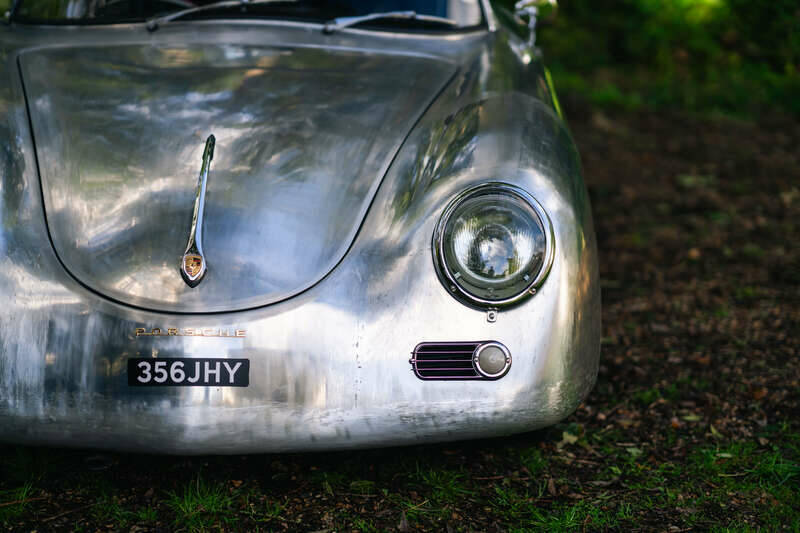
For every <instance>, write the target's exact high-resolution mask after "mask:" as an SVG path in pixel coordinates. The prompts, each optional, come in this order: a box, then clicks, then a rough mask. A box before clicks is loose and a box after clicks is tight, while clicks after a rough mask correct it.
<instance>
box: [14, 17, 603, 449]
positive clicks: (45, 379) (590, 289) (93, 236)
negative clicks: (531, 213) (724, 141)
mask: <svg viewBox="0 0 800 533" xmlns="http://www.w3.org/2000/svg"><path fill="white" fill-rule="evenodd" d="M510 39H512V37H510V36H509V34H508V33H507V32H506V31H505V30H503V29H502V28H498V30H497V31H496V32H494V33H490V32H486V33H481V32H477V33H469V34H458V35H448V36H442V37H430V36H415V35H401V34H387V33H378V32H368V31H362V30H356V29H346V30H342V31H341V32H337V33H336V34H334V35H332V36H324V35H322V33H321V32H320V31H319V26H318V25H316V26H315V25H298V24H294V25H275V24H270V23H263V22H262V23H247V22H229V23H224V24H223V23H215V22H207V23H186V22H175V23H174V24H171V25H170V26H169V27H168V28H164V29H163V30H162V31H159V32H156V33H154V34H148V33H147V31H146V29H145V28H144V25H133V26H125V25H120V26H116V27H113V28H85V29H80V30H77V29H75V28H55V29H54V28H28V27H21V26H12V27H10V28H2V29H0V70H2V72H1V73H0V215H1V216H0V298H2V300H3V302H4V305H3V308H2V310H0V439H2V440H4V441H12V442H27V443H48V444H53V445H71V446H81V447H90V446H91V447H100V448H114V449H128V450H135V451H146V452H159V453H236V452H257V451H282V450H310V449H324V448H348V447H359V446H370V445H391V444H404V443H415V442H422V441H437V440H451V439H458V438H468V437H478V436H487V435H498V434H505V433H513V432H518V431H524V430H529V429H533V428H536V427H540V426H544V425H548V424H551V423H554V422H556V421H557V420H560V419H562V418H563V417H565V416H567V415H568V414H569V413H570V412H572V411H573V410H574V409H575V408H576V406H577V405H578V403H579V402H580V401H581V399H582V398H583V397H584V396H585V395H586V394H587V393H588V391H589V390H590V389H591V387H592V385H593V383H594V380H595V376H596V373H597V364H598V355H599V339H600V307H599V306H600V298H599V283H598V276H597V257H596V248H595V242H594V230H593V228H592V221H591V214H590V209H589V204H588V199H587V197H586V193H585V188H584V185H583V181H582V179H581V176H580V168H579V161H578V156H577V154H576V152H575V149H574V146H573V144H572V141H571V139H570V137H569V134H568V132H567V130H566V129H565V127H564V125H563V123H562V122H561V120H560V119H559V118H558V116H557V115H556V114H555V113H554V112H553V110H552V107H551V105H550V102H551V101H552V100H551V95H550V94H549V93H548V89H547V84H546V83H545V82H544V81H543V76H542V69H541V65H540V64H539V63H538V62H537V61H536V60H533V61H531V60H530V56H526V55H525V54H526V52H525V49H524V43H520V42H519V41H516V40H513V41H512V40H510ZM108 43H114V45H113V46H109V44H108ZM195 45H196V46H195ZM526 57H527V59H528V61H527V62H526V61H525V58H526ZM18 60H19V61H20V62H21V64H22V67H23V68H22V70H23V72H24V74H25V76H26V77H25V87H26V88H27V89H28V97H29V104H30V107H31V111H32V115H33V116H32V119H31V122H32V123H33V128H34V132H33V133H35V138H36V143H37V145H36V151H35V150H34V144H33V138H34V137H33V133H32V131H31V129H30V127H29V124H30V122H29V117H28V115H27V111H26V106H25V99H24V96H23V90H22V82H21V79H20V74H19V70H18V69H17V62H18ZM220 62H221V63H220ZM219 64H222V65H224V68H223V67H220V66H218V65H219ZM38 67H47V68H49V69H50V71H48V72H40V71H39V70H37V68H38ZM277 67H279V68H277ZM184 68H185V69H188V70H186V71H185V72H179V71H180V69H184ZM70 73H71V75H70ZM200 73H203V74H204V76H203V78H204V79H205V80H206V81H207V84H200V83H198V81H197V77H196V76H195V74H198V75H199V74H200ZM268 73H269V74H268ZM454 73H455V74H454ZM179 74H181V75H179ZM183 74H185V76H183ZM190 74H191V75H190ZM144 80H147V81H146V82H145V81H144ZM312 80H313V83H312ZM448 80H449V82H448ZM250 83H257V84H258V87H257V89H255V88H252V87H251V86H250V85H248V84H250ZM228 84H232V85H228ZM445 84H446V86H445V88H444V90H443V92H442V93H441V94H440V95H439V97H438V98H436V99H435V101H433V104H432V105H431V106H430V108H428V109H427V110H426V109H425V106H426V105H427V104H428V103H429V102H430V101H432V100H433V99H434V96H435V94H436V92H437V91H438V90H439V89H440V88H442V86H444V85H445ZM114 86H116V87H114ZM325 87H327V89H325ZM390 88H392V89H393V90H389V89H390ZM292 91H295V92H292ZM115 95H116V96H115ZM276 97H277V98H278V100H277V103H276V101H274V100H273V99H274V98H276ZM148 98H152V99H154V100H152V101H155V102H159V103H162V104H164V105H163V106H156V105H152V106H151V105H150V104H148V102H151V100H148ZM198 101H199V102H204V105H198V103H197V102H198ZM167 104H169V105H167ZM208 109H210V110H211V111H208ZM204 110H205V111H204ZM295 113H299V114H295ZM420 115H421V119H420V120H419V121H418V122H416V121H417V117H419V116H420ZM211 123H213V124H214V125H215V127H214V128H213V130H212V128H210V127H209V126H210V125H211ZM415 123H416V125H415ZM409 130H410V134H409V135H408V138H407V139H406V140H405V142H402V141H403V138H404V137H405V136H406V134H407V133H408V132H409ZM195 131H198V132H202V135H207V133H208V132H209V131H214V133H215V135H216V136H217V139H218V146H217V150H218V151H217V158H216V159H215V163H214V165H215V167H214V180H212V181H211V182H210V183H209V198H208V202H209V203H208V206H207V207H208V210H207V211H206V235H205V238H206V242H205V244H206V248H207V254H208V255H209V262H210V263H211V264H213V265H214V267H215V269H216V268H220V269H222V268H223V267H222V265H223V264H226V265H227V266H226V267H225V268H230V272H231V274H230V278H229V279H228V281H227V283H228V285H225V283H226V282H225V281H220V282H218V284H216V285H215V283H217V282H216V281H215V279H216V278H215V277H209V278H208V279H206V280H205V281H204V283H202V284H201V285H199V286H198V287H197V288H196V289H189V288H188V287H186V286H185V284H183V282H182V281H181V280H180V279H176V278H178V277H177V276H176V275H175V271H174V267H175V262H174V261H175V257H176V255H175V254H176V253H177V254H178V255H179V254H180V252H181V250H182V249H183V244H184V243H185V241H184V242H181V241H183V239H185V238H186V235H185V231H186V230H185V221H186V216H188V215H187V210H186V205H187V204H188V205H191V198H192V189H193V183H192V182H191V180H186V178H185V176H187V175H191V174H192V173H193V172H196V161H197V160H198V156H199V152H198V151H197V150H198V148H197V146H198V137H197V136H196V135H195V133H194V132H195ZM202 139H203V137H199V140H200V142H199V146H202ZM377 140H379V141H380V142H378V141H377ZM401 142H402V147H401V148H400V149H399V151H398V146H400V145H401ZM37 154H38V156H39V162H38V163H39V166H40V170H41V180H40V176H39V175H38V173H37V160H36V157H35V155H37ZM223 154H231V155H230V156H227V155H226V156H223ZM390 163H391V165H390ZM184 165H187V166H189V167H191V166H192V165H194V170H189V169H187V168H184ZM498 180H501V181H504V182H508V183H511V184H513V185H516V186H518V187H521V188H523V189H525V190H526V191H528V192H529V193H530V194H531V195H533V196H534V197H535V198H536V199H537V201H538V202H539V203H540V204H541V205H542V207H543V208H544V209H545V210H546V211H547V213H548V214H549V216H550V219H551V221H552V224H553V230H554V234H555V241H556V243H557V246H556V247H555V257H554V259H553V265H552V268H551V271H550V274H549V276H548V278H547V280H546V281H545V282H544V283H543V284H542V286H541V287H540V288H539V289H538V292H537V295H536V297H535V298H531V299H529V300H527V301H526V302H525V303H523V304H521V305H519V306H518V307H515V308H513V309H510V310H503V311H501V312H499V313H497V315H496V321H495V322H493V323H492V322H488V321H487V319H486V312H485V311H479V310H475V309H472V308H469V307H467V306H465V305H462V304H460V303H459V302H457V301H456V300H455V299H453V298H452V297H451V296H450V295H449V294H448V293H447V292H446V291H445V290H444V289H443V287H442V285H441V283H440V282H439V280H438V279H437V276H436V273H435V271H434V266H433V261H432V259H431V250H430V243H431V236H432V233H433V231H434V226H435V224H436V221H437V219H438V217H439V215H440V214H441V212H442V210H443V209H444V208H445V206H446V205H447V203H448V202H449V201H450V200H451V199H452V198H453V197H454V196H455V195H456V194H458V193H459V192H460V191H462V190H463V189H464V188H466V187H469V186H472V185H475V184H478V183H482V182H486V181H498ZM40 185H41V187H43V189H42V188H41V187H40ZM43 197H44V204H43V201H42V199H43ZM187 199H188V202H187ZM265 202H267V203H268V207H269V209H267V208H265V207H264V203H265ZM301 215H302V216H301ZM359 226H360V231H358V232H357V235H356V231H357V230H358V228H359ZM48 228H49V231H50V233H51V234H52V237H53V241H54V243H55V247H56V249H57V250H58V253H59V256H61V259H62V260H63V261H64V264H65V265H66V266H67V267H68V268H69V269H70V271H71V272H72V274H74V277H73V275H71V274H70V273H69V272H68V271H67V270H66V269H65V268H64V266H63V265H62V264H61V262H60V261H59V256H57V255H56V252H55V251H54V249H53V247H52V246H51V243H50V240H49V235H48ZM273 239H275V240H273ZM117 242H124V243H125V247H122V248H120V249H114V245H113V244H112V243H117ZM255 243H258V244H260V245H261V246H262V248H258V247H257V246H255ZM271 243H274V244H271ZM348 246H350V248H349V250H348ZM211 250H218V252H215V253H218V254H219V255H216V256H211ZM345 251H346V252H347V253H345ZM124 252H127V253H128V254H127V255H126V254H125V253H124ZM125 257H129V258H130V257H132V258H133V259H130V262H129V264H125V262H124V261H122V264H120V261H121V259H124V258H125ZM339 260H340V262H339V263H338V264H337V261H339ZM217 265H220V266H219V267H217ZM247 269H250V270H249V271H248V276H247V277H246V276H244V274H243V275H242V276H241V277H238V278H237V276H238V273H239V272H244V271H245V270H247ZM253 272H255V273H256V275H255V276H253ZM120 274H124V276H123V278H122V279H124V280H125V282H124V283H119V284H115V283H113V282H111V281H109V280H114V279H120V278H119V276H120ZM245 278H246V279H249V280H251V281H250V282H249V283H242V280H244V279H245ZM77 280H80V282H79V281H77ZM234 280H236V283H234ZM176 282H177V285H173V284H174V283H176ZM303 288H305V289H306V290H301V289H303ZM192 291H194V292H192ZM248 294H252V295H255V296H248ZM289 296H292V297H289ZM111 298H114V299H116V300H119V301H125V302H128V304H124V303H118V302H116V301H114V300H112V299H111ZM277 299H281V301H277V302H275V303H271V304H270V305H262V304H267V303H269V302H271V301H275V300H277ZM129 304H136V305H139V306H142V307H152V308H156V309H161V311H145V310H142V309H140V308H137V307H133V306H132V305H129ZM250 304H257V305H262V306H261V307H258V308H256V309H251V310H248V311H240V312H225V313H215V314H197V313H187V314H175V313H171V312H165V311H168V310H170V309H180V310H184V311H193V312H194V311H208V310H212V311H214V310H220V309H225V308H228V309H232V308H240V307H241V306H249V305H250ZM136 328H146V331H148V332H149V331H151V330H152V328H161V329H163V330H165V329H167V328H176V329H178V330H179V331H186V328H192V329H193V331H196V330H197V329H200V330H203V329H204V328H209V330H210V331H213V330H226V331H237V330H242V331H246V335H245V336H243V337H233V338H231V337H214V336H208V337H205V336H186V335H184V336H160V335H159V336H136ZM475 339H495V340H497V341H498V342H501V343H503V345H505V346H506V347H507V348H508V350H509V352H510V353H512V354H514V364H513V366H512V367H511V368H510V370H509V372H508V374H507V375H505V376H504V377H503V378H502V379H501V380H499V381H481V380H473V381H447V382H441V381H437V382H432V381H422V380H419V379H417V378H416V377H415V376H414V374H413V372H412V371H411V369H410V368H409V364H408V354H409V351H410V350H412V349H413V347H414V346H415V345H416V344H417V343H419V342H423V341H440V340H452V341H464V340H475ZM131 357H227V358H247V359H249V360H250V362H251V366H250V386H249V387H248V388H237V389H233V388H211V387H209V388H203V387H200V388H195V387H183V388H169V387H164V388H158V389H153V388H146V387H142V388H139V387H137V388H129V387H128V386H127V383H126V374H125V369H126V364H127V360H128V358H131Z"/></svg>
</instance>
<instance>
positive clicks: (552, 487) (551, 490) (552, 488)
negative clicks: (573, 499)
mask: <svg viewBox="0 0 800 533" xmlns="http://www.w3.org/2000/svg"><path fill="white" fill-rule="evenodd" d="M547 492H549V493H550V496H558V490H556V482H555V481H553V478H550V479H548V480H547Z"/></svg>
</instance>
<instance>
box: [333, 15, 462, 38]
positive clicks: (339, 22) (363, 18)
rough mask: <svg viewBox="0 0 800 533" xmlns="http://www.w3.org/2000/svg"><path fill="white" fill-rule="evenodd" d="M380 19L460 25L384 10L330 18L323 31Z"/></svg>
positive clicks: (426, 16)
mask: <svg viewBox="0 0 800 533" xmlns="http://www.w3.org/2000/svg"><path fill="white" fill-rule="evenodd" d="M380 19H398V20H419V21H422V22H430V23H433V24H440V25H445V26H449V27H458V23H457V22H456V21H454V20H452V19H448V18H444V17H435V16H433V15H420V14H419V13H417V12H416V11H384V12H380V13H370V14H368V15H359V16H357V17H339V18H335V19H332V20H329V21H328V22H326V23H325V26H324V27H323V28H322V32H323V33H333V32H335V31H338V30H341V29H344V28H349V27H350V26H356V25H358V24H361V23H362V22H368V21H370V20H380Z"/></svg>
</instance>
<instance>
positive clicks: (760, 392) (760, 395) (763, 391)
mask: <svg viewBox="0 0 800 533" xmlns="http://www.w3.org/2000/svg"><path fill="white" fill-rule="evenodd" d="M768 392H769V391H768V390H767V388H766V387H759V388H757V389H755V390H754V391H753V399H754V400H756V401H758V400H763V399H764V398H765V397H766V396H767V393H768Z"/></svg>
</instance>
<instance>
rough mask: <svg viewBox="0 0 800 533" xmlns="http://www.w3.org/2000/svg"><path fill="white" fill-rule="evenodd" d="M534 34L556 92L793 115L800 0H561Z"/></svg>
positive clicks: (798, 92)
mask: <svg viewBox="0 0 800 533" xmlns="http://www.w3.org/2000/svg"><path fill="white" fill-rule="evenodd" d="M497 5H499V6H503V7H506V8H508V9H513V5H514V1H513V0H498V1H497ZM537 33H538V35H537V44H538V45H539V47H540V48H541V49H542V51H543V53H544V56H545V62H546V64H547V65H548V67H549V68H550V69H551V72H552V73H553V77H554V80H555V84H556V87H557V88H558V89H559V90H560V92H561V93H562V96H563V94H564V93H567V94H568V93H577V94H579V95H580V96H582V97H584V98H586V99H588V100H589V101H590V102H591V103H593V104H596V105H608V106H621V107H625V108H639V107H648V108H679V109H684V110H688V111H692V112H700V113H709V112H710V113H724V114H732V115H737V116H743V117H748V116H749V117H755V116H757V115H760V114H762V113H790V114H792V115H794V116H800V2H798V1H797V0H560V1H559V6H558V13H557V15H556V16H555V17H553V18H552V20H547V21H546V22H545V24H543V25H541V26H540V28H539V30H538V32H537Z"/></svg>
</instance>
